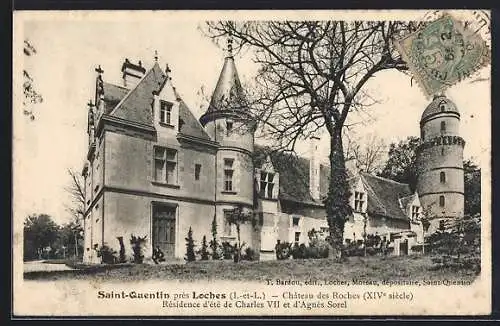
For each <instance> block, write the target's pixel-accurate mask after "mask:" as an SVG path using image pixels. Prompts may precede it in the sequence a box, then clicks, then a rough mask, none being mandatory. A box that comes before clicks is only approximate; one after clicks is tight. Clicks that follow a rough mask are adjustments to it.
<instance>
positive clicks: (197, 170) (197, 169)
mask: <svg viewBox="0 0 500 326" xmlns="http://www.w3.org/2000/svg"><path fill="white" fill-rule="evenodd" d="M200 175H201V164H200V163H196V164H195V165H194V180H195V181H199V180H200Z"/></svg>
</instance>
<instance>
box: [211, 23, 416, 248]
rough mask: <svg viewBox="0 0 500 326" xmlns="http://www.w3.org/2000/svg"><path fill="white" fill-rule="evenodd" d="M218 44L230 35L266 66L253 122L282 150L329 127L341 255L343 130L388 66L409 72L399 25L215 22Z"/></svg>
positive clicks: (334, 234) (334, 236) (332, 210)
mask: <svg viewBox="0 0 500 326" xmlns="http://www.w3.org/2000/svg"><path fill="white" fill-rule="evenodd" d="M206 27H207V29H206V32H207V34H208V35H209V36H211V37H213V38H214V39H218V38H219V37H221V36H231V38H232V39H233V40H234V42H235V50H240V49H242V48H245V47H248V48H249V49H250V50H251V51H252V52H253V53H254V54H255V61H256V63H257V64H259V66H260V69H259V72H258V74H257V76H256V78H255V84H256V85H255V86H256V92H255V94H253V96H252V99H251V100H250V105H249V107H250V108H251V111H252V115H253V118H254V119H256V120H258V121H259V122H260V131H261V132H262V134H264V135H266V136H268V137H270V138H272V139H275V140H277V144H276V145H275V146H279V147H281V148H284V149H289V150H293V149H294V147H295V144H296V143H297V141H298V140H301V139H306V138H308V137H310V136H312V135H315V134H316V133H317V132H318V131H320V130H323V129H326V131H327V132H328V134H329V136H330V155H329V160H330V166H331V169H330V171H331V172H330V186H329V193H328V196H327V198H326V200H325V206H326V213H327V218H328V224H329V229H330V237H329V239H330V242H331V245H332V247H333V250H332V252H334V255H335V256H337V257H338V256H340V253H341V248H342V241H343V230H344V223H345V219H346V217H347V216H349V215H351V213H352V211H351V207H350V205H349V196H350V193H349V190H348V185H347V181H346V171H345V160H344V151H343V147H342V129H343V127H344V125H345V123H346V119H347V116H348V114H349V112H352V111H355V110H359V109H362V108H363V107H365V106H366V105H369V104H370V101H371V100H372V97H371V96H370V94H368V93H367V92H366V90H365V88H366V87H365V86H366V83H367V81H368V80H369V79H370V78H372V77H373V76H374V75H375V74H376V73H378V72H380V71H382V70H386V69H393V68H397V69H406V65H405V64H404V62H403V61H402V59H401V58H400V56H399V54H398V53H397V52H396V51H395V50H394V46H393V43H392V38H393V37H394V36H396V35H397V34H399V31H400V30H401V29H402V28H404V24H403V23H400V22H366V21H363V22H360V21H351V22H347V21H246V22H231V21H217V22H208V23H207V26H206Z"/></svg>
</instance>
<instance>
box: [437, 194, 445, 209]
mask: <svg viewBox="0 0 500 326" xmlns="http://www.w3.org/2000/svg"><path fill="white" fill-rule="evenodd" d="M445 205H446V199H445V198H444V195H441V196H439V207H444V206H445Z"/></svg>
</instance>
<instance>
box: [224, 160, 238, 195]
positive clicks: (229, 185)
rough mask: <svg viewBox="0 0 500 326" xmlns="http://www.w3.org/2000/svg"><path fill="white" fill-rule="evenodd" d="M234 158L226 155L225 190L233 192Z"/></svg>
mask: <svg viewBox="0 0 500 326" xmlns="http://www.w3.org/2000/svg"><path fill="white" fill-rule="evenodd" d="M234 162H235V159H234V158H230V157H226V158H224V174H223V177H224V187H223V189H224V190H223V191H225V192H233V191H234Z"/></svg>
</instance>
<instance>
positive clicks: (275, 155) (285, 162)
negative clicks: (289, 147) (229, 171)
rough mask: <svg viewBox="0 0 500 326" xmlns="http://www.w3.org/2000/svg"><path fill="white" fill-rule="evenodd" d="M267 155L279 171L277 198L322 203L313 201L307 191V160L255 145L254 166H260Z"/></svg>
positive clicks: (303, 202)
mask: <svg viewBox="0 0 500 326" xmlns="http://www.w3.org/2000/svg"><path fill="white" fill-rule="evenodd" d="M267 155H269V157H270V158H271V162H272V164H273V166H274V168H275V170H276V171H277V172H278V173H279V176H280V182H279V187H280V189H279V190H280V191H279V197H278V198H279V199H280V200H287V201H293V202H296V203H301V204H309V205H322V203H321V202H318V201H315V200H314V199H313V198H312V197H311V193H310V191H309V160H308V159H306V158H303V157H299V156H296V155H293V154H291V153H283V152H279V151H272V150H270V149H269V148H267V147H264V146H258V145H255V147H254V166H255V167H256V168H261V167H262V164H263V163H264V162H265V160H266V157H267Z"/></svg>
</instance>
